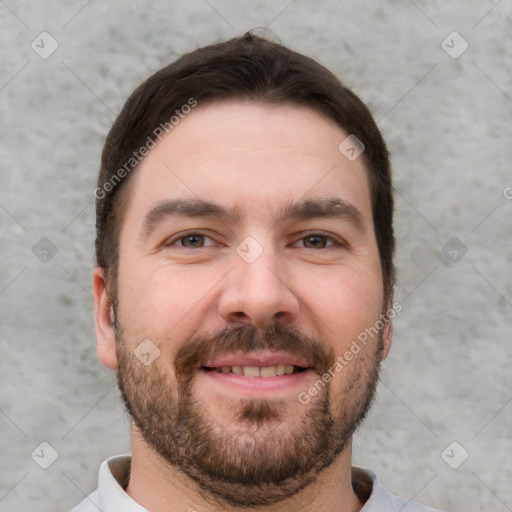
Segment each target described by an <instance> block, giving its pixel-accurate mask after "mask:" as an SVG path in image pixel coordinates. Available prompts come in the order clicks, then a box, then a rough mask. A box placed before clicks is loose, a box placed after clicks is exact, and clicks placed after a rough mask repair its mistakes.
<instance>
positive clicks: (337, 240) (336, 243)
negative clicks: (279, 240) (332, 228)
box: [294, 229, 349, 251]
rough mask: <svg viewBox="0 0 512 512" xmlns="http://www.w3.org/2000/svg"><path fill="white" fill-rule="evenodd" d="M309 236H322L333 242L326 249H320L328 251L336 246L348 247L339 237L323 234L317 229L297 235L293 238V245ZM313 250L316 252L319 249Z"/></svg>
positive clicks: (323, 232)
mask: <svg viewBox="0 0 512 512" xmlns="http://www.w3.org/2000/svg"><path fill="white" fill-rule="evenodd" d="M311 236H322V237H325V238H328V239H329V240H331V241H332V242H333V244H332V245H330V246H328V247H323V248H322V249H329V248H331V247H336V246H338V247H349V244H348V242H347V241H346V240H344V239H343V238H341V237H340V236H337V235H334V234H333V233H328V232H325V231H322V230H318V229H312V230H308V231H304V232H302V233H298V234H297V235H295V236H294V239H295V240H296V241H295V242H294V244H297V243H299V242H300V241H302V240H303V239H304V238H308V237H311ZM303 249H310V247H303ZM314 250H316V251H317V250H319V249H314Z"/></svg>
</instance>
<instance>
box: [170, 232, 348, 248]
mask: <svg viewBox="0 0 512 512" xmlns="http://www.w3.org/2000/svg"><path fill="white" fill-rule="evenodd" d="M194 235H197V236H204V237H205V238H209V239H210V240H213V238H212V237H210V236H208V235H207V234H205V233H202V232H201V231H190V232H185V233H180V234H179V235H177V236H175V237H173V238H171V239H170V240H168V241H166V242H165V243H164V244H163V246H164V247H172V246H173V245H175V244H176V242H180V241H181V240H183V239H185V238H187V237H191V236H194ZM313 237H320V238H326V239H327V243H329V242H331V244H330V245H327V246H326V247H320V249H330V248H335V247H347V246H348V244H347V243H346V242H345V241H344V240H338V239H337V238H335V237H333V236H331V235H328V234H326V233H322V232H319V231H308V232H306V233H302V236H301V237H300V238H299V239H297V241H296V242H295V243H297V242H299V241H302V240H305V239H306V238H313ZM212 245H213V244H212ZM179 247H181V248H183V249H204V247H197V248H194V247H185V246H183V245H180V246H179ZM206 247H211V246H206ZM301 248H302V249H314V250H318V248H312V247H301Z"/></svg>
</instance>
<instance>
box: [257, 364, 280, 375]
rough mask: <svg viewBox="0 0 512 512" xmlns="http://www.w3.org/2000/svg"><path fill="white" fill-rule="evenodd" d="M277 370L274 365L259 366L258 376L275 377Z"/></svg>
mask: <svg viewBox="0 0 512 512" xmlns="http://www.w3.org/2000/svg"><path fill="white" fill-rule="evenodd" d="M276 375H277V370H276V367H275V366H264V367H263V368H260V377H275V376H276Z"/></svg>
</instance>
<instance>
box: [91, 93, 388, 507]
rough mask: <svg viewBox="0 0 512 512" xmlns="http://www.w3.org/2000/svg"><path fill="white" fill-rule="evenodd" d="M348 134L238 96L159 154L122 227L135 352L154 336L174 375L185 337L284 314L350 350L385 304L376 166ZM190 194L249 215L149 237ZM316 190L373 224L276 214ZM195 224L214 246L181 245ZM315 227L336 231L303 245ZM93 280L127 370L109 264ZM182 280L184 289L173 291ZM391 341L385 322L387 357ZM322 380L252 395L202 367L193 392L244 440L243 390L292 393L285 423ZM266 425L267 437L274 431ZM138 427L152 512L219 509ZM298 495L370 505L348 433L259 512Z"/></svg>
mask: <svg viewBox="0 0 512 512" xmlns="http://www.w3.org/2000/svg"><path fill="white" fill-rule="evenodd" d="M347 135H348V134H347V133H345V132H344V130H342V129H341V128H340V127H338V126H337V125H336V124H335V123H334V122H332V121H330V120H329V119H327V118H326V117H324V116H323V115H321V114H319V113H316V112H314V111H312V110H310V109H308V108H306V107H299V106H292V105H285V106H278V107H276V106H265V105H263V104H258V103H252V102H244V103H241V102H234V101H229V102H223V103H213V104H209V105H199V106H198V107H196V108H195V109H194V111H193V112H192V113H191V114H190V115H188V116H187V117H186V118H185V119H183V120H182V121H181V122H180V124H179V125H178V126H176V127H175V128H174V130H173V131H172V132H171V133H170V134H169V135H167V136H166V137H165V138H164V139H163V140H162V141H161V142H160V143H159V144H158V145H157V146H156V148H154V149H153V150H151V152H150V153H149V154H148V156H147V157H146V158H145V159H144V160H143V161H142V163H141V164H140V166H139V168H138V169H137V170H136V171H135V172H134V174H133V175H132V176H131V178H130V182H129V183H128V184H127V185H126V186H128V187H129V190H128V194H129V203H128V205H127V209H126V212H125V216H124V218H123V220H122V227H121V233H120V244H119V250H120V258H119V274H118V299H119V308H118V311H117V320H118V321H119V322H120V323H121V324H122V326H123V330H124V331H125V332H127V333H129V334H130V335H129V340H130V341H129V344H131V346H130V347H128V348H129V349H131V350H135V348H136V347H137V345H138V344H139V343H140V342H141V341H142V340H144V339H151V340H153V341H154V342H155V344H156V345H157V346H158V348H159V350H160V356H159V357H158V359H157V360H156V361H155V362H154V363H153V364H158V365H159V368H160V369H162V370H163V371H165V373H166V374H167V375H168V378H169V379H170V382H172V383H174V382H175V381H176V375H175V371H174V366H173V361H174V358H175V356H176V354H177V351H178V350H179V349H180V347H182V346H183V344H184V343H185V341H186V340H188V339H189V338H191V337H194V336H197V335H199V334H205V333H206V334H210V335H211V334H213V333H216V332H219V331H221V330H222V329H225V328H226V327H230V326H239V325H244V324H249V325H253V326H255V327H257V328H261V329H264V328H266V327H268V326H269V325H270V324H271V323H272V322H276V321H279V322H285V323H287V324H288V325H291V326H294V327H297V328H299V329H300V330H301V332H303V333H305V334H307V335H308V336H311V337H314V338H317V339H320V340H322V341H323V342H324V344H325V346H326V347H328V348H331V349H332V350H333V351H334V353H335V354H336V356H339V355H342V354H344V353H345V352H346V351H347V350H348V349H349V348H350V344H351V342H352V340H354V339H355V338H356V337H357V336H358V334H359V333H361V332H362V331H363V330H364V329H365V328H367V327H370V326H372V325H373V324H374V323H375V322H376V320H377V319H378V318H379V314H380V313H381V312H382V311H383V309H385V306H386V304H384V299H383V286H382V273H381V266H380V259H379V253H378V248H377V244H376V240H375V234H374V227H373V221H372V210H371V200H370V189H369V184H368V177H367V171H366V169H365V164H364V161H363V158H362V157H360V158H358V159H356V160H355V161H353V162H351V161H349V160H348V159H346V158H345V157H344V156H343V155H342V154H341V153H340V152H339V150H338V145H339V144H340V143H341V142H342V141H343V140H344V139H345V138H346V137H347ZM179 198H188V199H198V198H199V199H205V200H208V201H213V202H215V203H217V204H219V205H222V206H224V207H225V208H229V207H235V206H236V207H238V209H239V212H240V214H241V215H240V219H238V220H236V221H235V222H231V221H228V220H222V221H221V220H219V219H218V218H217V217H215V216H210V217H208V218H202V217H200V218H193V217H191V218H176V217H173V218H168V219H166V220H165V221H164V222H163V223H161V224H159V225H158V226H157V227H156V229H155V230H154V231H153V232H152V233H151V234H150V236H148V237H146V238H145V237H143V236H141V233H142V231H143V220H144V218H145V216H146V215H147V213H148V212H149V211H151V210H152V209H153V208H154V207H155V206H156V205H158V204H159V203H160V202H162V201H166V200H169V199H179ZM304 198H307V199H321V198H324V199H325V198H338V199H341V200H343V201H345V202H347V203H350V204H351V205H352V206H353V207H355V208H356V209H357V210H358V211H359V212H360V215H361V219H362V226H359V227H358V226H357V225H356V224H355V223H353V222H351V221H350V220H348V219H340V218H311V219H305V220H290V219H286V220H284V221H283V222H280V223H277V224H276V216H275V212H276V211H279V209H280V208H281V207H283V206H285V205H286V204H287V203H289V202H294V201H300V200H302V199H304ZM190 230H192V231H194V230H197V232H198V233H200V234H204V235H206V236H207V237H208V238H206V239H205V244H206V245H205V246H204V247H196V248H189V247H183V246H182V245H180V244H181V241H180V240H181V237H183V236H185V234H186V232H188V231H190ZM310 232H313V233H315V234H318V235H320V236H328V237H329V238H328V239H322V242H326V243H327V247H308V246H305V239H304V237H307V236H311V233H310ZM247 237H253V238H254V239H255V240H256V241H257V242H258V244H259V246H260V247H261V248H262V250H263V252H262V253H261V255H259V256H258V257H257V258H256V259H255V261H253V262H252V263H247V262H246V261H244V259H243V258H242V257H240V255H239V254H238V253H237V252H236V248H237V247H238V246H239V244H240V243H241V242H242V241H244V240H245V239H246V238H247ZM308 241H309V242H311V239H308ZM164 242H165V243H164ZM242 247H246V246H244V245H242ZM251 250H252V249H251ZM253 254H254V253H253ZM184 283H186V286H184ZM93 289H94V296H95V304H96V306H95V326H96V336H97V353H98V357H99V359H100V361H101V362H102V363H103V364H104V365H105V366H106V367H108V368H111V369H116V368H117V365H118V361H117V355H116V350H115V343H116V341H115V332H114V329H113V326H112V324H111V319H110V305H111V303H110V300H109V296H108V293H107V290H106V287H105V280H104V274H103V271H102V269H100V268H96V269H95V271H94V276H93ZM176 289H178V290H180V293H177V294H176V293H172V291H173V290H176ZM391 338H392V327H391V324H387V325H386V327H385V328H384V330H383V332H382V343H383V350H382V352H381V354H380V355H379V357H381V358H382V359H384V358H385V357H386V355H387V353H388V351H389V348H390V344H391ZM376 342H377V340H376V339H375V340H370V341H369V343H368V347H367V348H365V350H363V352H362V355H360V356H358V357H356V358H355V360H354V362H353V364H352V363H351V364H350V365H348V366H347V368H346V369H344V370H343V371H341V372H339V373H337V374H336V375H335V377H334V378H333V379H332V383H331V384H332V385H331V390H330V403H331V406H332V409H333V411H335V412H336V411H337V408H336V406H337V404H338V403H339V402H340V399H341V396H342V395H341V394H342V393H344V392H346V380H347V379H349V378H350V377H351V376H353V375H354V374H355V372H360V373H362V374H363V375H365V374H366V373H367V372H369V366H370V365H371V364H372V360H371V354H372V353H374V352H375V346H374V344H375V343H376ZM372 344H373V345H372ZM365 352H367V354H366V355H365ZM148 368H151V366H150V367H148ZM351 372H352V373H351ZM317 379H318V375H316V374H314V373H313V372H309V373H308V374H307V375H306V376H305V377H304V378H303V379H302V380H301V381H300V382H299V384H297V385H286V386H283V388H282V389H280V388H279V386H278V387H277V389H273V390H272V391H268V390H265V389H256V391H251V392H250V394H249V392H248V391H247V390H240V389H237V388H236V386H229V385H224V384H223V383H222V382H221V383H220V384H218V383H217V382H216V381H215V382H212V380H211V379H210V378H209V376H207V375H205V374H201V373H199V374H198V375H197V377H196V379H195V383H194V388H193V392H194V398H196V399H197V400H198V401H199V402H200V403H201V405H202V406H203V407H204V408H205V411H206V412H207V413H208V414H209V415H210V416H211V418H212V421H214V422H215V424H216V425H218V426H219V428H223V429H227V430H230V432H232V433H233V435H238V436H244V435H246V434H247V432H245V431H244V428H246V427H245V425H244V424H242V423H241V422H238V421H237V412H238V409H237V406H238V405H237V404H238V403H239V400H240V399H241V398H248V397H249V398H258V397H261V398H267V399H269V400H281V401H282V402H281V403H282V404H285V405H283V409H282V414H283V417H284V418H285V421H286V424H288V425H292V426H293V425H294V423H297V422H301V421H303V420H304V415H305V414H306V412H305V411H307V407H308V406H306V405H304V404H301V403H299V402H298V400H297V394H298V392H299V391H304V390H307V389H308V387H309V386H311V385H312V384H313V383H314V382H315V381H316V380H317ZM319 396H320V397H321V396H322V392H320V393H319ZM317 398H318V399H319V397H314V398H313V399H312V403H314V402H315V399H317ZM264 427H265V426H264V425H263V428H262V429H261V435H262V436H265V435H266V436H268V435H269V431H265V428H264ZM247 428H248V427H247ZM251 435H252V434H251ZM256 435H258V434H256ZM131 437H132V451H133V455H132V473H131V479H130V484H129V487H128V489H127V492H128V494H130V495H131V496H132V497H133V498H134V499H135V500H136V501H137V502H138V503H140V504H142V505H143V506H145V507H146V508H148V509H149V510H151V511H152V512H159V511H163V510H167V509H168V504H169V503H173V504H174V505H175V507H176V510H188V509H189V508H190V507H194V508H196V509H197V510H205V511H206V510H212V511H213V510H220V507H219V506H217V505H216V504H215V503H213V502H212V501H211V500H208V499H207V498H208V497H205V496H200V495H199V494H198V492H197V488H196V487H195V485H194V484H193V482H191V481H190V480H189V479H188V478H187V477H186V476H185V475H183V474H182V473H181V472H179V471H178V470H176V469H175V468H173V467H172V466H171V467H170V466H169V465H167V464H165V463H164V462H163V461H162V459H161V458H159V457H158V455H157V454H156V453H155V452H154V451H153V450H152V449H151V447H150V446H149V445H148V444H147V443H146V441H145V440H144V439H143V438H142V437H141V436H140V434H139V432H138V430H137V428H136V427H135V426H133V425H132V436H131ZM297 503H300V504H301V507H302V508H301V510H304V511H313V510H334V509H336V510H340V511H343V512H349V511H350V512H353V511H356V510H359V509H360V508H361V506H362V504H361V503H360V501H359V500H358V498H357V496H356V495H355V493H354V491H353V489H352V486H351V443H350V442H349V443H348V444H347V446H346V448H345V449H344V450H343V452H342V453H341V454H340V455H339V456H338V458H337V459H336V460H335V462H334V463H333V464H332V465H331V466H330V467H328V468H327V469H325V470H324V471H323V472H322V473H321V474H320V475H319V477H318V478H317V479H316V480H314V481H313V482H312V483H311V485H309V486H307V487H306V488H304V489H303V490H301V491H300V492H299V493H298V494H296V495H295V496H293V497H292V498H290V499H286V500H284V501H281V502H279V503H276V504H274V505H271V506H268V507H266V508H261V509H260V510H269V511H270V510H275V511H277V510H279V511H288V510H290V511H291V510H296V509H297ZM341 504H342V505H341ZM223 510H239V509H238V508H224V509H223Z"/></svg>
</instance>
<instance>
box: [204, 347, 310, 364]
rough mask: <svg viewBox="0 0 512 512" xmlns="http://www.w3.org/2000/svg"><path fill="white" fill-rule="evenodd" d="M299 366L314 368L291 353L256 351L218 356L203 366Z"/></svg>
mask: <svg viewBox="0 0 512 512" xmlns="http://www.w3.org/2000/svg"><path fill="white" fill-rule="evenodd" d="M279 364H284V365H290V366H299V367H301V368H309V367H310V366H312V365H311V364H310V363H309V362H308V361H307V360H306V359H301V358H299V357H297V356H294V355H293V354H290V353H289V352H272V351H271V350H254V351H251V352H238V353H232V354H223V355H221V356H217V357H215V358H214V359H212V360H211V361H204V362H203V364H202V365H201V366H205V367H207V368H218V367H221V366H260V367H265V366H274V365H279Z"/></svg>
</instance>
